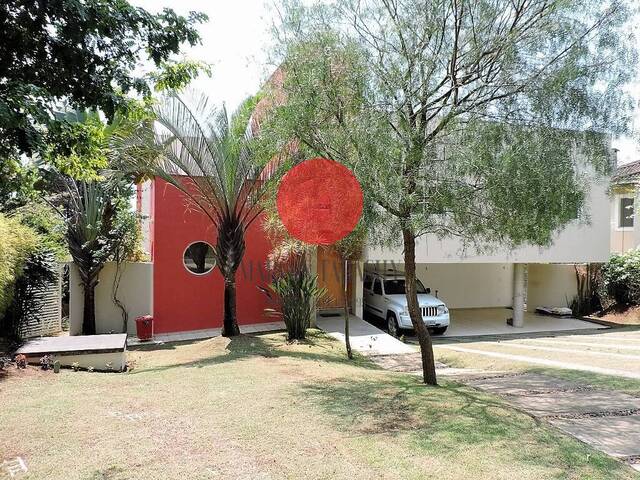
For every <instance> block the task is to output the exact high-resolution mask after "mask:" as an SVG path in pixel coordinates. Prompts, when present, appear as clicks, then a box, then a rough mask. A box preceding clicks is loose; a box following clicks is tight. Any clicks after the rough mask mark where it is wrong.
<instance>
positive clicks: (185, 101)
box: [114, 91, 268, 336]
mask: <svg viewBox="0 0 640 480" xmlns="http://www.w3.org/2000/svg"><path fill="white" fill-rule="evenodd" d="M253 105H255V102H254V101H253V99H248V100H247V101H246V102H245V103H244V104H243V105H242V106H241V107H240V108H239V109H238V111H237V112H236V114H234V115H233V116H231V118H229V116H228V115H227V111H226V109H225V108H222V109H221V110H218V109H216V108H213V107H212V105H211V104H210V102H209V99H208V98H207V96H206V95H205V94H196V93H195V92H193V91H189V92H186V93H181V94H179V93H176V92H175V91H170V92H167V93H166V94H165V95H164V96H163V97H162V98H161V99H159V101H158V102H157V103H156V104H155V106H154V113H155V123H154V124H150V123H147V124H146V125H145V126H143V127H142V128H140V129H139V131H138V132H136V134H132V135H128V136H123V137H122V138H121V139H120V141H119V146H117V147H114V148H115V149H116V151H117V152H118V153H117V155H118V157H119V158H120V159H123V160H124V161H125V162H126V164H127V165H128V168H130V169H132V170H135V171H140V172H144V173H145V174H147V175H149V176H155V177H159V178H162V179H164V180H165V181H167V182H168V183H170V184H171V185H173V186H175V187H176V188H178V189H179V190H180V191H181V192H182V193H183V194H184V196H185V199H186V200H187V202H188V203H189V208H194V209H197V210H199V211H200V212H202V213H203V214H204V215H205V216H206V217H207V218H208V219H209V221H210V222H211V224H212V225H213V227H214V229H215V230H216V232H217V239H216V245H215V247H214V249H213V251H214V256H215V259H216V265H217V267H218V269H219V270H220V273H221V274H222V276H223V278H224V323H223V330H222V334H223V335H224V336H234V335H238V334H239V333H240V330H239V328H238V321H237V315H236V272H237V270H238V267H239V266H240V263H241V262H242V258H243V256H244V251H245V234H246V231H247V229H248V228H249V227H250V226H251V224H252V223H253V222H254V221H255V220H256V219H257V218H258V217H259V216H260V214H261V212H262V209H263V207H262V203H261V199H262V197H263V195H264V193H265V191H266V190H267V185H268V182H267V180H268V179H267V178H266V175H263V174H262V169H261V168H260V167H258V166H257V165H256V164H255V163H254V161H253V154H252V150H251V143H252V141H251V139H250V135H248V133H249V132H250V128H248V127H249V118H250V115H251V106H253Z"/></svg>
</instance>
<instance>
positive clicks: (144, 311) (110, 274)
mask: <svg viewBox="0 0 640 480" xmlns="http://www.w3.org/2000/svg"><path fill="white" fill-rule="evenodd" d="M120 268H121V269H122V278H121V280H120V287H119V289H118V299H119V300H120V301H121V302H122V304H123V305H124V307H125V309H126V310H127V313H128V314H129V321H128V325H127V333H128V334H129V335H135V333H136V326H135V318H136V317H138V316H140V315H151V314H153V264H151V263H142V262H140V263H128V262H125V263H123V264H122V265H121V266H120ZM115 273H116V264H115V263H114V262H108V263H107V264H106V265H105V267H104V268H103V269H102V271H101V272H100V277H99V279H100V283H99V284H98V286H97V287H96V295H95V302H96V305H95V308H96V330H97V333H123V332H122V312H121V311H120V309H119V308H118V307H117V306H116V305H115V304H114V303H113V296H112V292H113V279H114V276H115ZM83 308H84V293H83V289H82V284H81V282H80V277H79V275H78V270H77V267H76V266H75V265H74V264H71V265H70V268H69V333H70V334H71V335H81V334H82V310H83Z"/></svg>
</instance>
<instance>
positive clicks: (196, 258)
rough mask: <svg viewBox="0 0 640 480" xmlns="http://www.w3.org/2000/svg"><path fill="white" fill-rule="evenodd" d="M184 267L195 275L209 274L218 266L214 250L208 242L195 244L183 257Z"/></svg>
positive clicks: (188, 248) (187, 249)
mask: <svg viewBox="0 0 640 480" xmlns="http://www.w3.org/2000/svg"><path fill="white" fill-rule="evenodd" d="M182 262H183V263H184V267H185V268H186V269H187V270H189V271H190V272H191V273H193V274H195V275H204V274H206V273H209V272H210V271H211V270H212V269H213V268H214V267H215V266H216V259H215V257H214V256H213V248H212V247H211V245H209V244H208V243H207V242H193V243H192V244H191V245H189V246H188V247H187V248H186V249H185V251H184V254H183V256H182Z"/></svg>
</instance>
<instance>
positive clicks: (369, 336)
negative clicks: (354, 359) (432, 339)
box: [316, 315, 416, 355]
mask: <svg viewBox="0 0 640 480" xmlns="http://www.w3.org/2000/svg"><path fill="white" fill-rule="evenodd" d="M316 324H317V326H318V328H321V329H322V330H324V331H325V332H327V333H328V334H329V335H331V336H332V337H333V338H336V339H338V340H340V341H341V342H342V343H344V318H343V317H342V316H340V315H338V316H334V317H321V316H318V317H317V319H316ZM349 339H350V341H351V348H353V350H354V351H356V352H359V353H361V354H363V355H398V354H406V353H409V354H411V353H415V352H416V348H414V347H412V346H410V345H407V344H405V343H402V342H401V341H400V340H398V339H397V338H395V337H392V336H391V335H389V334H388V333H387V332H384V331H382V330H380V329H379V328H377V327H375V326H373V325H371V324H370V323H368V322H365V321H364V320H362V319H361V318H358V317H356V316H353V315H352V316H351V317H349Z"/></svg>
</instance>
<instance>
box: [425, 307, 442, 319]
mask: <svg viewBox="0 0 640 480" xmlns="http://www.w3.org/2000/svg"><path fill="white" fill-rule="evenodd" d="M421 310H422V316H423V317H437V316H438V307H422V308H421Z"/></svg>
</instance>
